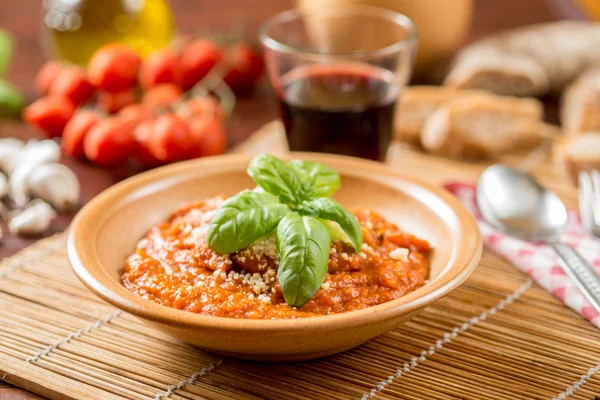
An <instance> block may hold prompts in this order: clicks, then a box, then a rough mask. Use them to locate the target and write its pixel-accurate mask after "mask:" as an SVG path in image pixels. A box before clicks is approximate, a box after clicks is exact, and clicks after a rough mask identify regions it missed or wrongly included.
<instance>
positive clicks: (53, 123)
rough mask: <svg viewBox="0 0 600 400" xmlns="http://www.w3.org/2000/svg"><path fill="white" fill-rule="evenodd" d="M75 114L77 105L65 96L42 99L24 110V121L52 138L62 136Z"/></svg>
mask: <svg viewBox="0 0 600 400" xmlns="http://www.w3.org/2000/svg"><path fill="white" fill-rule="evenodd" d="M74 112H75V105H74V104H73V102H72V101H71V100H69V99H68V98H66V97H63V96H47V97H42V98H39V99H37V100H36V101H34V102H33V103H31V104H30V105H29V106H27V107H26V108H25V109H24V110H23V119H24V120H25V121H26V122H27V123H29V124H30V125H32V126H34V127H36V128H37V129H39V130H41V131H42V132H44V133H46V134H47V135H48V136H50V137H58V136H60V135H61V134H62V131H63V129H64V128H65V125H66V124H67V122H69V120H70V119H71V117H72V116H73V113H74Z"/></svg>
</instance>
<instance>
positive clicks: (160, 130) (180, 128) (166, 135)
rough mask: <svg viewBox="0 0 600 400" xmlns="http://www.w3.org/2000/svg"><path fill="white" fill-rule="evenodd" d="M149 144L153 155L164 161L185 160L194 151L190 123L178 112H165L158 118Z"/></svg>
mask: <svg viewBox="0 0 600 400" xmlns="http://www.w3.org/2000/svg"><path fill="white" fill-rule="evenodd" d="M147 145H148V149H149V150H150V152H151V153H152V155H154V157H156V158H157V159H158V160H160V161H162V162H173V161H179V160H183V159H186V158H189V157H190V156H192V155H193V153H194V142H193V139H192V135H191V133H190V128H189V126H188V123H187V122H186V121H184V120H183V119H181V118H180V117H179V116H177V115H176V114H165V115H161V116H160V117H158V118H157V119H156V122H155V123H154V127H153V128H152V134H151V135H150V137H149V138H148V141H147Z"/></svg>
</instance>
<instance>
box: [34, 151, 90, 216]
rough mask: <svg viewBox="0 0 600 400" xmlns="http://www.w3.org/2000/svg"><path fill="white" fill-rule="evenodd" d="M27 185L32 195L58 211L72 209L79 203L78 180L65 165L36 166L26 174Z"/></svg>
mask: <svg viewBox="0 0 600 400" xmlns="http://www.w3.org/2000/svg"><path fill="white" fill-rule="evenodd" d="M27 186H28V188H29V193H30V194H31V195H32V196H35V197H39V198H40V199H42V200H44V201H45V202H47V203H49V204H50V205H51V206H52V207H54V208H55V209H56V210H57V211H58V212H66V211H69V210H73V209H74V208H76V207H77V205H78V204H79V192H80V186H79V180H78V179H77V176H76V175H75V173H74V172H73V171H71V169H70V168H69V167H67V166H66V165H63V164H58V163H49V164H42V165H39V166H37V167H36V168H35V169H34V170H33V171H31V173H30V174H29V175H28V179H27Z"/></svg>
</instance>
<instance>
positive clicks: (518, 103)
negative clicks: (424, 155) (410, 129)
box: [421, 93, 543, 158]
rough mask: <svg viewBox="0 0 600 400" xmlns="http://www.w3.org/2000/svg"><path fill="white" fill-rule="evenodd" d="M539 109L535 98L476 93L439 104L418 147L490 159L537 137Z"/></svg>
mask: <svg viewBox="0 0 600 400" xmlns="http://www.w3.org/2000/svg"><path fill="white" fill-rule="evenodd" d="M542 117H543V107H542V104H541V102H539V101H538V100H536V99H519V98H512V97H500V96H494V95H491V94H483V93H480V94H476V95H472V96H467V97H462V98H460V97H459V98H456V99H453V100H450V101H447V102H445V103H444V104H443V105H441V106H440V107H439V108H438V109H437V110H436V111H435V112H434V113H433V114H432V115H431V116H430V117H429V118H428V119H427V121H426V122H425V125H424V126H423V129H422V131H421V144H422V146H423V147H424V148H425V150H427V151H428V152H430V153H432V154H438V155H442V156H446V157H451V158H481V157H490V156H494V155H497V154H500V153H503V152H507V151H510V150H513V149H515V148H518V147H520V146H521V145H523V144H525V143H531V142H532V141H533V140H536V139H538V138H539V137H540V135H539V131H540V129H541V125H542Z"/></svg>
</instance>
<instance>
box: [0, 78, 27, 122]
mask: <svg viewBox="0 0 600 400" xmlns="http://www.w3.org/2000/svg"><path fill="white" fill-rule="evenodd" d="M24 104H25V102H24V100H23V96H22V95H21V93H20V92H19V91H18V90H17V89H16V88H15V87H14V86H13V85H11V84H10V83H8V82H6V81H5V80H2V79H0V117H16V116H18V115H19V114H20V112H21V109H22V108H23V106H24Z"/></svg>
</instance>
